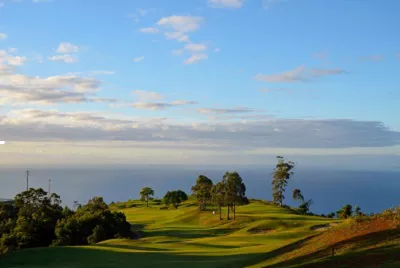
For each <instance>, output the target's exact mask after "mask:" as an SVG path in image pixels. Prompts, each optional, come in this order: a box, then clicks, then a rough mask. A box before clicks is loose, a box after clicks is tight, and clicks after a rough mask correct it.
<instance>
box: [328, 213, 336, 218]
mask: <svg viewBox="0 0 400 268" xmlns="http://www.w3.org/2000/svg"><path fill="white" fill-rule="evenodd" d="M335 214H336V213H335V212H331V213H329V214H328V215H327V217H328V218H331V219H332V218H335Z"/></svg>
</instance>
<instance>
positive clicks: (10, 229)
mask: <svg viewBox="0 0 400 268" xmlns="http://www.w3.org/2000/svg"><path fill="white" fill-rule="evenodd" d="M60 204H61V200H60V197H59V196H58V195H57V194H52V195H50V196H49V195H48V194H47V192H45V191H44V190H43V189H30V190H29V191H25V192H22V193H20V194H18V195H17V196H16V197H15V199H14V202H13V203H0V255H2V254H6V253H7V252H9V251H12V250H15V249H24V248H32V247H47V246H50V245H52V244H53V245H87V244H88V243H98V242H100V241H103V240H105V239H109V238H114V237H131V236H132V233H131V229H130V224H129V223H128V222H127V221H126V218H125V215H124V214H122V213H117V212H111V211H110V210H109V208H108V206H107V204H106V203H104V201H103V199H102V198H101V197H96V198H93V199H92V200H90V201H89V202H88V204H86V205H84V206H82V205H79V204H77V203H76V206H75V207H76V209H77V210H76V211H73V210H71V209H69V208H68V207H65V208H62V207H61V206H60Z"/></svg>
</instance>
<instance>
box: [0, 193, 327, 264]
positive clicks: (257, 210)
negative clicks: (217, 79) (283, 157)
mask: <svg viewBox="0 0 400 268" xmlns="http://www.w3.org/2000/svg"><path fill="white" fill-rule="evenodd" d="M125 207H126V208H125ZM112 208H113V209H114V210H118V211H121V212H123V213H125V215H126V216H127V219H128V221H129V222H131V224H132V226H133V228H134V229H135V230H137V232H138V234H140V237H141V238H140V239H138V240H127V239H115V240H108V241H104V242H102V243H100V244H98V245H96V246H88V247H74V248H47V249H32V250H25V251H21V252H16V253H12V254H10V255H9V256H8V257H7V258H6V259H5V260H3V261H2V262H0V267H15V268H16V267H30V268H33V267H77V268H78V267H82V268H83V267H192V268H193V267H250V266H251V267H263V265H265V260H266V258H267V257H268V253H269V252H274V251H275V250H277V249H279V248H282V247H284V246H287V245H291V244H293V243H295V242H298V241H301V240H303V239H305V238H307V237H310V236H312V235H315V234H317V233H318V231H315V230H311V227H313V226H317V225H318V226H319V225H325V224H329V223H330V222H332V220H329V219H325V218H320V217H316V216H301V215H297V214H296V213H294V211H292V210H290V209H285V208H278V207H275V206H271V205H267V204H265V203H264V202H262V201H252V202H251V204H249V205H246V206H241V207H238V208H237V215H236V220H234V221H233V220H229V221H228V220H226V214H227V213H226V210H223V218H224V220H222V221H220V219H219V214H218V211H217V209H216V208H209V209H207V211H203V212H200V211H199V209H198V207H197V206H196V204H195V202H194V201H190V200H189V201H187V202H185V203H183V204H182V205H181V206H180V207H179V208H178V209H172V208H170V209H165V208H164V207H163V205H160V204H156V203H154V202H151V203H150V207H148V208H147V207H145V205H144V204H143V203H142V202H140V201H129V202H127V203H124V204H121V203H120V204H114V205H112ZM212 210H215V211H216V213H215V215H213V213H212Z"/></svg>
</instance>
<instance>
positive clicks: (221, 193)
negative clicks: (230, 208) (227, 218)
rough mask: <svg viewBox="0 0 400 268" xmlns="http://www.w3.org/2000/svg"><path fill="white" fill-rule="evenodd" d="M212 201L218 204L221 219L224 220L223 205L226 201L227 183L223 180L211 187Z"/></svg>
mask: <svg viewBox="0 0 400 268" xmlns="http://www.w3.org/2000/svg"><path fill="white" fill-rule="evenodd" d="M211 198H212V202H213V203H214V204H216V205H217V206H218V210H219V219H220V220H222V211H221V210H222V209H221V208H222V206H223V205H224V202H225V185H224V183H223V182H218V183H217V184H215V185H213V186H212V188H211Z"/></svg>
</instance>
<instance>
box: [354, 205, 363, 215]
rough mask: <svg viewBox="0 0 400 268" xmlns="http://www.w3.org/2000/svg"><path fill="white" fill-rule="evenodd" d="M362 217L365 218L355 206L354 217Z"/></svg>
mask: <svg viewBox="0 0 400 268" xmlns="http://www.w3.org/2000/svg"><path fill="white" fill-rule="evenodd" d="M362 216H365V214H364V213H363V212H362V211H361V208H360V207H359V206H355V208H354V217H362Z"/></svg>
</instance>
